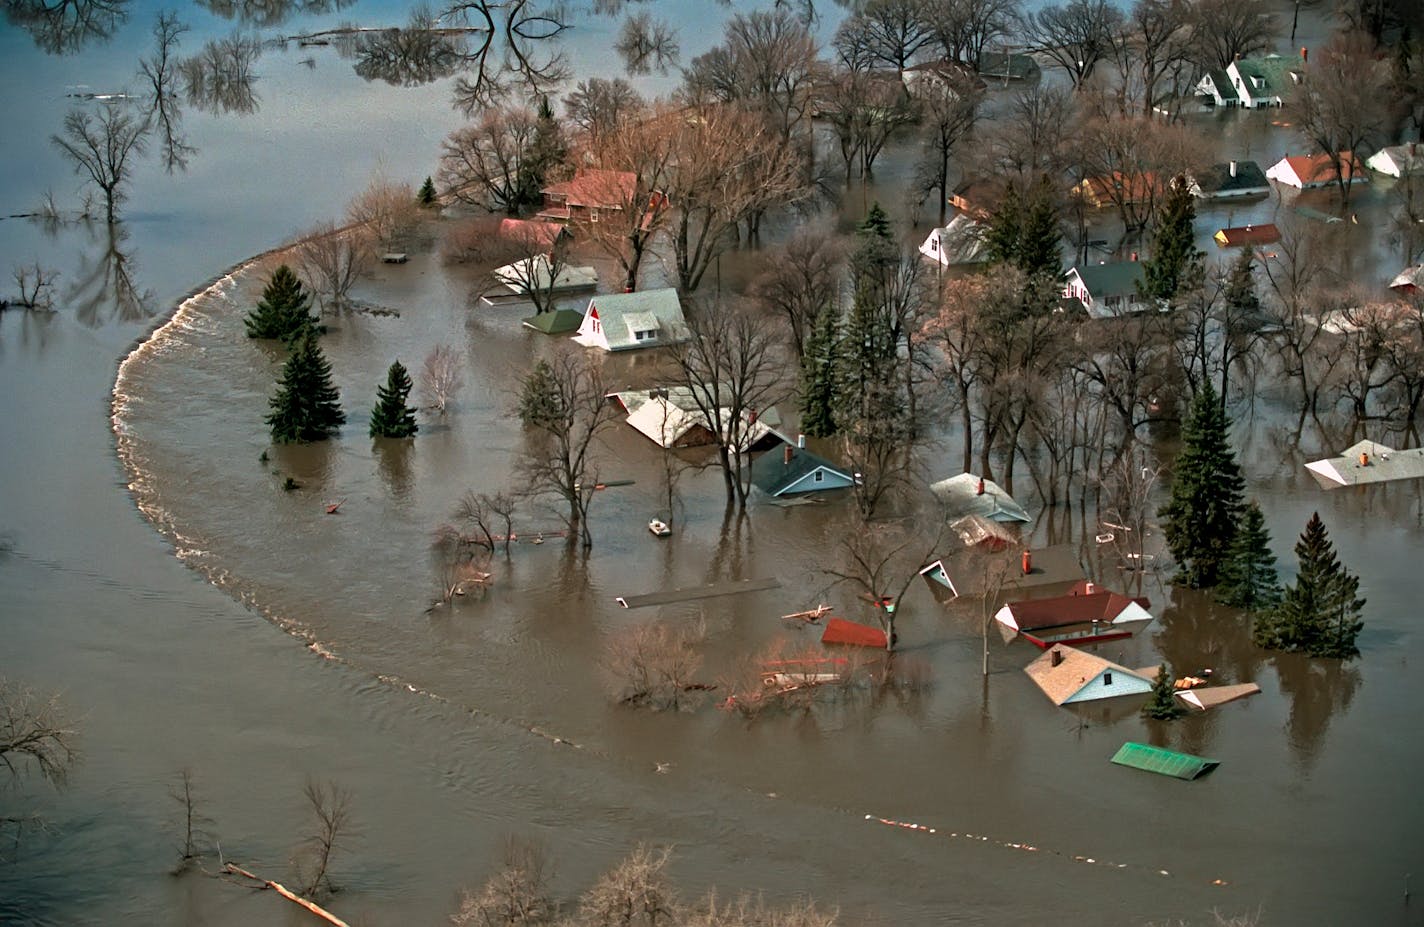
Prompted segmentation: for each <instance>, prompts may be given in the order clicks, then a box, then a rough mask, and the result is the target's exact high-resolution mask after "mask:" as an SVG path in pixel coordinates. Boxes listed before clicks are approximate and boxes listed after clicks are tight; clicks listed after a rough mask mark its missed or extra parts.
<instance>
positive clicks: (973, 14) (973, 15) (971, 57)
mask: <svg viewBox="0 0 1424 927" xmlns="http://www.w3.org/2000/svg"><path fill="white" fill-rule="evenodd" d="M1019 7H1020V3H1019V0H942V2H939V3H931V4H928V5H927V7H926V10H925V17H926V23H927V24H928V25H929V27H930V29H931V31H932V32H933V33H934V37H935V41H937V42H938V43H939V46H940V48H941V49H942V50H943V52H944V57H945V58H946V59H947V60H949V61H957V62H959V63H961V64H964V65H968V66H969V67H971V68H976V69H977V68H978V67H979V65H980V62H981V61H982V59H983V57H984V51H985V49H987V48H988V47H989V46H990V45H992V44H994V43H995V42H996V41H998V40H999V39H1002V38H1004V37H1006V36H1008V35H1009V34H1010V33H1011V32H1013V31H1014V29H1015V28H1016V27H1017V24H1018V20H1019Z"/></svg>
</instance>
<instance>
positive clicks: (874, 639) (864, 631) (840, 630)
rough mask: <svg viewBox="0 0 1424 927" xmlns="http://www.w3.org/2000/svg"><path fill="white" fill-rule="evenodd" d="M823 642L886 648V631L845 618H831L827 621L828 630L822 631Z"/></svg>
mask: <svg viewBox="0 0 1424 927" xmlns="http://www.w3.org/2000/svg"><path fill="white" fill-rule="evenodd" d="M821 643H823V644H850V645H852V646H855V647H878V648H879V649H881V650H884V649H885V632H884V631H882V630H880V629H879V628H872V627H870V626H869V625H865V624H859V623H857V622H854V621H846V620H845V619H844V618H831V619H829V620H827V621H826V630H825V631H823V632H821Z"/></svg>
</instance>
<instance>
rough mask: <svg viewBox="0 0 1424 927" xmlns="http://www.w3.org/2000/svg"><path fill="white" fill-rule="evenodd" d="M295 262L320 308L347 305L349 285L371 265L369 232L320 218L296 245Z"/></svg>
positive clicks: (348, 303) (371, 254)
mask: <svg viewBox="0 0 1424 927" xmlns="http://www.w3.org/2000/svg"><path fill="white" fill-rule="evenodd" d="M295 250H296V258H297V266H298V267H300V268H301V272H302V276H304V277H306V282H307V286H308V287H310V288H311V291H312V293H313V295H315V296H316V300H317V303H318V304H319V305H320V306H321V309H322V311H323V312H325V311H331V312H339V311H341V310H342V309H346V308H349V307H350V305H351V288H352V287H353V286H355V285H356V281H357V279H358V278H360V276H361V274H363V273H365V271H366V269H367V268H368V267H370V266H371V261H372V260H373V259H374V254H373V253H372V251H371V246H370V236H369V235H367V234H365V233H364V232H363V231H362V230H360V229H351V228H345V227H341V226H338V225H337V224H336V223H334V222H323V223H322V224H320V225H318V226H316V227H315V228H313V229H311V230H309V231H308V232H307V233H306V234H305V235H304V236H303V237H302V240H301V241H300V242H299V243H298V244H297V246H296V249H295Z"/></svg>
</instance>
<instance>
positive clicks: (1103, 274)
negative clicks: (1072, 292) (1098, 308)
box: [1074, 261, 1142, 298]
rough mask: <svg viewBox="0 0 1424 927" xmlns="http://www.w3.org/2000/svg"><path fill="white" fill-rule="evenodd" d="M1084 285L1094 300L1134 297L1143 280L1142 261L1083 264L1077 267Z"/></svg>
mask: <svg viewBox="0 0 1424 927" xmlns="http://www.w3.org/2000/svg"><path fill="white" fill-rule="evenodd" d="M1074 270H1076V271H1078V276H1079V277H1082V278H1083V285H1084V286H1086V287H1087V288H1088V292H1089V293H1092V294H1093V296H1094V298H1099V297H1104V296H1132V295H1135V294H1136V293H1137V284H1138V282H1139V281H1141V280H1142V262H1141V261H1116V262H1114V263H1112V264H1083V265H1080V266H1078V267H1075V268H1074Z"/></svg>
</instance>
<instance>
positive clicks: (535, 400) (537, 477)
mask: <svg viewBox="0 0 1424 927" xmlns="http://www.w3.org/2000/svg"><path fill="white" fill-rule="evenodd" d="M521 391H522V396H521V409H520V419H521V421H522V422H523V423H524V426H525V428H526V430H527V434H528V438H529V441H528V447H527V448H526V450H525V453H524V456H523V459H522V461H521V463H520V470H521V471H522V472H523V474H524V476H525V480H526V484H527V485H528V487H529V491H530V492H531V493H532V494H535V495H540V494H545V495H552V496H556V497H558V498H560V499H563V500H564V502H565V503H567V504H568V514H567V516H566V520H567V523H568V526H569V540H570V542H572V541H573V539H574V538H575V537H577V538H578V539H579V541H580V543H581V544H582V546H583V547H585V548H589V547H592V546H593V534H592V533H591V530H590V526H589V522H588V513H589V508H590V507H591V506H592V504H593V498H594V493H595V492H596V491H597V490H598V489H599V481H598V466H597V462H596V461H595V460H594V455H593V452H594V444H595V443H596V442H597V441H598V439H599V437H600V436H601V435H602V434H603V432H604V431H605V430H606V429H607V428H608V427H609V426H610V425H612V424H613V422H614V407H613V405H612V404H611V403H609V402H608V401H607V399H605V398H604V395H605V392H606V391H605V390H604V388H603V376H602V373H601V370H600V368H599V365H598V363H597V361H595V360H593V359H591V358H590V357H588V355H586V354H583V353H579V352H575V351H572V350H562V351H559V352H557V353H556V354H555V355H554V356H553V357H552V358H550V359H549V360H547V361H541V362H540V363H539V364H537V365H535V368H534V370H533V371H531V372H530V373H529V374H527V375H526V376H525V377H524V378H523V381H522V382H521Z"/></svg>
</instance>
